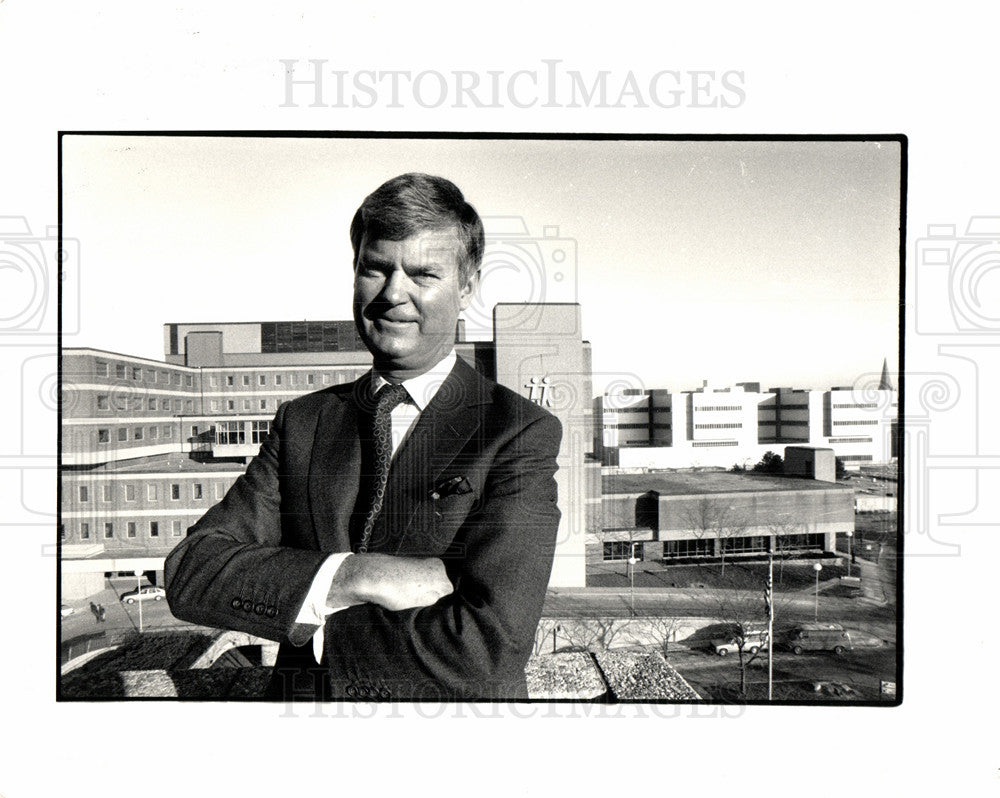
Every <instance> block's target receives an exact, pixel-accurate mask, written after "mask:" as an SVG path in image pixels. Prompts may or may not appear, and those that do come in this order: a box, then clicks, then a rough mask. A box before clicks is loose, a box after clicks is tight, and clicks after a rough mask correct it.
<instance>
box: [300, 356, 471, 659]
mask: <svg viewBox="0 0 1000 798" xmlns="http://www.w3.org/2000/svg"><path fill="white" fill-rule="evenodd" d="M455 360H456V355H455V350H454V349H452V350H451V351H450V352H449V353H448V354H447V355H446V356H445V357H444V359H442V360H441V361H439V362H438V363H437V364H436V365H434V366H433V367H432V368H431V369H430V370H428V371H425V372H424V373H423V374H420V375H419V376H416V377H411V378H410V379H408V380H403V382H402V385H403V387H404V388H405V389H406V393H407V394H408V397H407V400H406V401H404V402H401V403H400V404H398V405H397V406H396V407H395V408H394V409H393V411H392V414H391V416H390V418H391V422H392V432H391V434H392V456H393V458H394V459H395V457H396V452H398V451H399V447H400V446H402V445H403V442H404V441H405V440H406V439H407V437H409V434H410V430H412V429H413V426H414V425H415V424H416V423H417V419H418V418H420V414H421V413H422V412H423V411H424V409H425V408H426V407H427V405H428V404H430V401H431V399H433V398H434V396H435V395H436V394H437V392H438V390H439V389H440V388H441V383H443V382H444V381H445V379H447V377H448V375H449V374H450V373H451V370H452V368H453V367H454V366H455ZM386 384H388V380H386V379H385V378H384V377H383V376H382V375H381V374H379V373H378V372H377V371H375V372H373V373H372V381H371V390H372V396H373V397H374V395H375V394H377V393H378V392H379V389H381V388H382V387H383V386H384V385H386ZM350 556H351V552H349V551H345V552H338V553H337V554H331V555H330V556H329V557H327V558H326V559H325V560H324V561H323V564H322V565H321V566H320V569H319V570H318V571H317V572H316V576H315V577H314V578H313V581H312V584H311V585H310V586H309V592H308V593H307V594H306V598H305V601H304V602H303V603H302V608H301V609H300V610H299V614H298V616H297V617H296V618H295V621H296V622H297V623H305V624H310V625H318V626H319V628H318V629H317V630H316V633H315V634H314V635H313V656H315V657H316V662H319V661H320V660H321V658H322V656H323V624H324V623H325V622H326V618H327V617H328V616H330V615H332V614H333V613H335V612H339V611H340V610H343V609H346V607H329V606H327V603H326V597H327V595H329V593H330V587H331V586H332V584H333V578H334V576H336V574H337V570H338V569H339V568H340V566H341V565H342V564H343V562H344V560H346V559H347V558H348V557H350Z"/></svg>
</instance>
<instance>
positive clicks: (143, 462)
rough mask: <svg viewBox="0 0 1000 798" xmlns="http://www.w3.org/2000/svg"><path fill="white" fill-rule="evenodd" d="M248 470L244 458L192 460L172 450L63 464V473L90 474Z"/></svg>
mask: <svg viewBox="0 0 1000 798" xmlns="http://www.w3.org/2000/svg"><path fill="white" fill-rule="evenodd" d="M245 470H246V466H245V464H244V461H243V458H242V457H241V458H237V459H236V460H232V461H230V460H212V461H199V460H192V459H191V458H190V457H189V456H188V455H187V454H185V453H182V452H171V453H170V454H162V455H153V456H152V457H135V458H131V459H128V460H119V461H117V462H111V463H102V464H100V465H95V466H93V467H86V466H84V467H82V468H66V467H65V466H63V473H65V474H71V473H80V472H85V473H88V474H156V475H157V476H163V475H164V474H166V473H170V474H188V473H191V474H205V473H219V472H226V473H236V472H239V473H241V474H242V473H243V472H244V471H245Z"/></svg>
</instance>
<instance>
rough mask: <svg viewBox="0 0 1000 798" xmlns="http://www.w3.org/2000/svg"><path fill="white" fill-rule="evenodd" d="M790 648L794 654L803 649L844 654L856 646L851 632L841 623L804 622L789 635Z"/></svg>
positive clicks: (799, 652)
mask: <svg viewBox="0 0 1000 798" xmlns="http://www.w3.org/2000/svg"><path fill="white" fill-rule="evenodd" d="M788 648H789V649H791V651H792V653H794V654H801V653H802V652H803V651H833V652H834V653H835V654H838V655H839V654H843V653H844V652H845V651H850V650H851V649H853V648H854V643H853V641H852V640H851V633H850V632H848V631H847V630H846V629H844V627H843V626H841V625H840V624H839V623H804V624H801V625H800V626H798V627H796V628H795V629H793V630H792V632H791V634H789V636H788Z"/></svg>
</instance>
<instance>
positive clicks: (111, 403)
mask: <svg viewBox="0 0 1000 798" xmlns="http://www.w3.org/2000/svg"><path fill="white" fill-rule="evenodd" d="M97 409H98V410H116V411H119V412H120V411H123V410H163V411H168V412H169V411H170V410H177V411H184V410H186V411H187V412H189V413H190V412H193V411H194V399H174V400H173V401H171V400H170V399H169V398H167V397H157V396H149V397H145V396H116V397H114V399H112V398H111V396H109V395H108V394H104V393H99V394H98V395H97Z"/></svg>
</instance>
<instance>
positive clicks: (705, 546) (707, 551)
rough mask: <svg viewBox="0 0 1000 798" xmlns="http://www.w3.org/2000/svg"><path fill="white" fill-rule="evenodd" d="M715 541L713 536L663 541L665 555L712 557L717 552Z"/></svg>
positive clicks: (668, 557) (665, 556)
mask: <svg viewBox="0 0 1000 798" xmlns="http://www.w3.org/2000/svg"><path fill="white" fill-rule="evenodd" d="M714 546H715V541H714V540H713V539H711V538H694V539H690V540H666V541H664V542H663V557H664V559H670V558H673V557H711V556H712V555H713V554H714V553H715V547H714Z"/></svg>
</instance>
